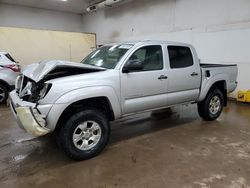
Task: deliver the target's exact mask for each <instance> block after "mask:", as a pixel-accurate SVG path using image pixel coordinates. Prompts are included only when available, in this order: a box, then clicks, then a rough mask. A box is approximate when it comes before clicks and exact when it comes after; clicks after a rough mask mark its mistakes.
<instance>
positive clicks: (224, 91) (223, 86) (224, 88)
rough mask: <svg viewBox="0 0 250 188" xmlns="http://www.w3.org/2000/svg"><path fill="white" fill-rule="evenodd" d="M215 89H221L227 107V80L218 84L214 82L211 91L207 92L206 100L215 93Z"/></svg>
mask: <svg viewBox="0 0 250 188" xmlns="http://www.w3.org/2000/svg"><path fill="white" fill-rule="evenodd" d="M215 89H219V90H220V91H221V92H222V94H223V99H224V106H227V82H226V80H218V81H216V82H214V83H213V84H212V85H211V87H210V88H209V90H208V91H207V93H206V95H205V97H204V99H205V98H206V97H207V95H208V94H209V93H210V92H212V91H214V90H215Z"/></svg>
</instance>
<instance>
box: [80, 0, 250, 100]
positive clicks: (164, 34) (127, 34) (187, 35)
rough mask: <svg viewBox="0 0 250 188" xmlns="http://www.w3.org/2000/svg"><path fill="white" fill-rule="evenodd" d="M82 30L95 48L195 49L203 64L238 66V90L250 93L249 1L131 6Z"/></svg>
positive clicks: (143, 1)
mask: <svg viewBox="0 0 250 188" xmlns="http://www.w3.org/2000/svg"><path fill="white" fill-rule="evenodd" d="M83 26H84V31H86V32H94V33H96V34H97V44H105V43H109V42H115V41H129V40H145V39H149V40H150V39H156V40H169V41H177V42H187V43H191V44H193V45H194V46H195V48H196V50H197V52H198V55H199V58H200V59H201V61H202V62H204V63H205V62H208V63H222V64H223V63H224V64H226V63H229V64H235V63H237V64H238V67H239V76H238V81H239V85H238V88H237V90H247V89H250V82H249V80H250V74H249V72H250V53H249V49H250V1H249V0H237V1H236V0H220V1H217V0H210V1H208V0H188V1H187V0H168V1H166V0H154V1H151V0H140V1H128V3H125V4H123V5H121V6H117V7H114V8H111V9H103V10H99V11H97V12H95V13H86V14H84V15H83ZM235 95H236V92H235V93H234V94H233V96H234V97H235Z"/></svg>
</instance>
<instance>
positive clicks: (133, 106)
mask: <svg viewBox="0 0 250 188" xmlns="http://www.w3.org/2000/svg"><path fill="white" fill-rule="evenodd" d="M135 59H139V60H140V61H141V62H143V70H140V71H135V72H130V73H123V72H122V71H121V99H122V111H123V114H129V113H133V112H138V111H143V110H147V109H153V108H157V107H160V106H164V105H166V92H167V79H166V78H164V75H166V69H165V65H164V55H163V50H162V46H161V45H147V46H142V47H139V48H137V49H136V50H135V51H134V52H133V53H132V55H131V56H130V57H129V58H128V60H127V61H126V62H128V61H129V60H135ZM125 65H126V63H125V64H124V65H123V66H125Z"/></svg>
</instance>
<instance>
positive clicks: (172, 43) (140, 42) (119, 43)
mask: <svg viewBox="0 0 250 188" xmlns="http://www.w3.org/2000/svg"><path fill="white" fill-rule="evenodd" d="M148 43H152V44H171V45H178V46H190V44H187V43H183V42H173V41H164V40H138V41H128V42H115V43H110V44H107V45H122V44H128V45H129V44H130V45H136V44H148Z"/></svg>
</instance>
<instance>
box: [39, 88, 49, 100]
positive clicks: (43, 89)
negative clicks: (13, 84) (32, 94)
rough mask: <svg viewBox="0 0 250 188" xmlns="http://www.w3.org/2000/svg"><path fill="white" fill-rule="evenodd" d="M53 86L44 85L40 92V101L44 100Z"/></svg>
mask: <svg viewBox="0 0 250 188" xmlns="http://www.w3.org/2000/svg"><path fill="white" fill-rule="evenodd" d="M51 86H52V84H43V88H42V89H41V90H40V92H39V97H40V99H42V98H44V97H45V96H46V95H47V93H48V92H49V90H50V88H51Z"/></svg>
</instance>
